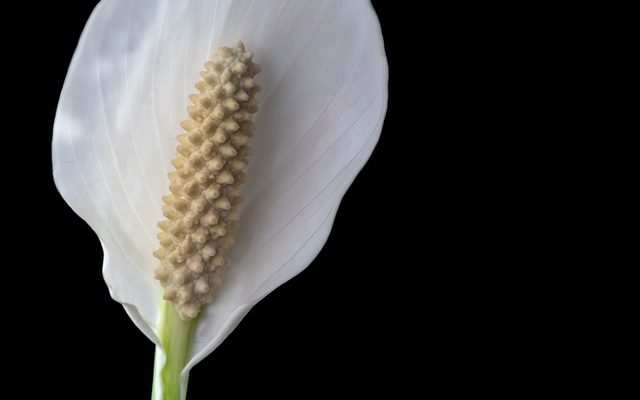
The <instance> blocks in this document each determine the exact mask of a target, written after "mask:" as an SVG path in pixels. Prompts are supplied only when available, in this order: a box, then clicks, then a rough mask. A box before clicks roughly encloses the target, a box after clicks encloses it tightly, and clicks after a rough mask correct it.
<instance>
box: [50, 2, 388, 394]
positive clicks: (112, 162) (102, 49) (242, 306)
mask: <svg viewBox="0 0 640 400" xmlns="http://www.w3.org/2000/svg"><path fill="white" fill-rule="evenodd" d="M239 40H242V41H244V43H245V44H246V46H247V49H246V50H250V51H251V52H252V54H251V53H249V52H248V51H245V49H244V47H243V45H238V47H236V48H233V49H231V50H229V49H227V50H222V53H218V55H217V56H216V51H217V49H218V48H220V47H221V46H225V45H233V44H234V43H236V42H238V41H239ZM221 54H222V55H221ZM225 57H227V58H225ZM234 57H235V58H234ZM211 60H214V61H213V63H210V64H207V67H206V69H207V71H209V72H205V73H204V75H200V72H201V71H202V70H204V69H205V62H207V61H211ZM215 60H218V61H215ZM225 60H227V61H228V60H231V61H229V62H228V63H227V61H225ZM238 60H240V61H241V62H240V61H238ZM251 60H254V61H255V62H256V63H259V64H260V65H261V66H262V72H261V73H260V75H259V76H256V77H255V81H257V82H258V83H259V85H260V86H261V87H262V91H260V92H259V93H258V90H257V89H252V88H253V87H254V86H252V85H253V84H254V83H252V82H253V81H251V82H249V81H245V78H246V79H249V78H250V76H252V75H253V74H255V73H256V72H257V70H258V69H257V67H253V66H252V65H253V64H252V63H253V61H251ZM223 61H224V63H226V64H224V63H223ZM216 62H217V63H221V65H222V64H223V65H222V66H216ZM239 64H242V65H239ZM225 68H227V69H229V70H231V71H233V73H234V74H236V75H229V74H230V72H225V71H224V69H225ZM216 70H217V72H215V71H216ZM208 73H211V74H213V75H215V76H214V77H213V78H211V77H210V78H207V76H209V75H207V74H208ZM225 73H226V74H227V75H228V76H227V77H226V78H225V77H224V74H225ZM216 74H218V75H216ZM247 74H249V75H247ZM245 75H246V76H245ZM229 76H234V77H235V78H233V79H236V80H232V83H233V82H235V83H234V85H235V86H231V87H229V88H225V89H224V90H225V91H224V93H223V92H220V96H219V97H215V96H214V97H211V98H212V99H213V101H214V103H215V101H219V102H220V104H221V105H223V106H224V109H223V111H221V114H220V116H221V118H222V116H224V115H227V116H229V115H233V116H235V117H234V118H236V120H235V121H239V122H240V124H239V125H238V124H236V125H233V122H234V121H231V122H228V121H227V122H224V123H226V124H227V125H224V126H225V129H226V131H225V130H223V131H222V133H220V135H225V134H226V135H227V136H225V137H222V139H221V140H220V143H223V142H224V141H225V140H227V139H228V140H229V142H228V143H233V144H234V145H238V146H239V147H237V148H236V150H237V149H239V148H241V147H242V145H244V141H242V142H240V141H239V140H237V139H238V137H237V135H236V134H235V133H233V135H236V136H229V135H232V132H236V131H237V132H239V134H245V136H246V138H244V139H247V140H248V137H250V136H253V137H252V138H251V147H252V149H253V151H252V153H253V154H252V155H251V157H250V164H249V167H248V169H246V168H244V167H242V168H240V170H242V171H244V172H246V175H247V176H248V180H247V183H245V184H243V186H242V187H241V191H242V193H243V197H244V201H243V203H242V205H241V206H239V208H238V210H237V211H238V214H237V218H238V226H237V228H236V229H235V230H234V232H233V238H234V239H235V245H234V246H233V247H230V245H229V247H228V249H229V251H230V253H229V254H226V255H225V258H224V260H225V261H226V260H227V256H228V265H226V267H228V269H227V270H226V271H225V272H224V274H223V275H221V276H220V277H218V276H216V277H215V278H216V280H215V282H218V280H217V279H218V278H221V281H222V283H221V284H220V286H219V287H217V288H216V289H215V293H214V292H213V288H209V286H208V285H209V283H211V282H213V276H212V275H211V276H209V278H211V279H210V280H206V279H205V280H204V281H202V282H200V283H198V282H197V281H193V282H192V281H188V280H185V282H187V281H188V282H189V284H190V285H192V286H191V287H192V288H193V287H195V288H196V289H190V290H192V291H191V292H189V293H187V294H188V296H187V297H184V296H183V297H182V298H181V297H180V294H179V293H178V294H176V293H173V294H172V292H171V291H170V290H169V294H167V293H168V291H167V289H166V286H167V279H168V278H166V277H165V278H163V276H164V275H163V273H162V271H164V270H162V269H160V272H158V271H159V270H158V267H159V266H160V267H161V268H162V266H163V265H165V266H167V267H169V266H170V264H166V262H165V261H162V263H161V262H160V261H158V259H156V258H154V256H153V252H154V250H156V249H158V239H157V238H156V235H157V234H158V233H159V232H160V231H159V230H158V228H157V224H158V222H159V221H162V220H163V219H165V218H164V217H163V215H162V213H163V210H162V206H163V200H162V199H163V196H166V195H167V194H168V193H169V190H168V188H169V186H170V184H169V179H168V178H167V174H168V173H169V172H171V171H174V170H176V171H178V174H179V173H180V168H183V161H180V160H183V159H182V158H181V157H183V156H184V157H187V156H189V154H191V153H190V152H191V151H192V150H193V149H192V148H191V147H189V146H192V144H193V143H195V142H197V143H198V144H199V143H200V140H201V138H200V139H198V138H195V139H194V138H192V137H191V136H188V135H187V134H185V132H184V130H185V129H187V130H188V129H191V128H190V126H191V125H189V123H187V124H186V125H185V123H183V124H182V128H181V121H183V120H185V119H188V118H189V117H190V115H191V117H192V119H193V118H196V122H195V123H197V124H201V123H203V122H202V120H200V119H198V118H197V117H194V115H195V114H194V111H193V108H191V109H190V110H191V111H190V114H188V113H187V109H188V107H190V106H193V104H192V102H195V103H198V101H200V100H201V97H198V96H197V95H196V96H195V97H193V96H192V97H191V100H190V98H189V95H192V94H194V93H198V90H201V91H202V90H208V89H206V88H204V89H203V87H204V86H199V88H198V90H196V88H195V87H194V84H195V83H196V82H198V81H202V80H203V79H204V82H205V83H206V81H207V79H211V82H214V83H212V85H216V84H220V85H222V83H223V82H226V81H227V80H229V79H232V78H229ZM216 82H217V83H216ZM243 82H245V83H246V84H245V83H243ZM205 83H203V84H200V85H204V84H205ZM243 85H245V86H243ZM386 85H387V65H386V59H385V55H384V49H383V44H382V37H381V33H380V28H379V25H378V21H377V19H376V16H375V14H374V12H373V10H372V8H371V5H370V4H369V2H368V1H366V0H349V1H344V0H326V1H306V2H304V1H298V0H290V1H287V0H270V1H248V0H247V1H244V0H234V1H231V0H226V1H224V0H208V1H205V0H202V1H195V0H194V1H181V2H178V1H170V0H137V1H127V0H103V1H102V2H101V3H100V4H99V5H98V6H97V7H96V9H95V10H94V12H93V14H92V16H91V18H90V20H89V22H88V23H87V26H86V27H85V30H84V32H83V34H82V37H81V39H80V42H79V44H78V48H77V50H76V53H75V55H74V57H73V61H72V63H71V66H70V68H69V72H68V75H67V79H66V81H65V85H64V88H63V90H62V94H61V97H60V103H59V106H58V111H57V115H56V121H55V126H54V138H53V167H54V177H55V181H56V185H57V187H58V190H59V191H60V193H61V194H62V196H63V197H64V198H65V200H66V201H67V203H69V205H70V206H71V207H72V208H73V210H74V211H75V212H76V213H77V214H78V215H79V216H80V217H82V218H83V219H84V220H85V221H86V222H87V223H88V224H89V225H90V226H91V227H92V228H93V230H94V231H95V232H96V233H97V235H98V237H99V238H100V241H101V243H102V247H103V250H104V264H103V273H104V278H105V281H106V283H107V286H108V287H109V291H110V294H111V296H112V297H113V299H114V300H116V301H118V302H120V303H121V304H122V305H123V306H124V309H125V311H126V312H127V314H128V315H129V316H130V317H131V319H132V320H133V322H134V323H135V324H136V326H137V327H138V328H139V329H140V330H141V331H142V332H143V333H144V334H145V335H146V336H147V337H148V338H149V339H150V340H152V341H153V342H154V343H155V344H156V348H157V351H156V360H155V363H156V366H155V374H154V391H153V398H154V399H172V400H174V399H178V398H180V399H185V398H186V386H187V380H188V376H189V371H190V370H191V368H192V367H193V366H194V365H195V364H197V363H198V362H199V361H200V360H202V359H203V358H204V357H206V356H207V355H208V354H209V353H211V352H212V351H213V350H214V349H215V348H216V347H217V346H218V345H220V343H221V342H222V341H223V340H224V339H225V338H226V336H227V335H229V333H230V332H231V331H232V330H233V329H234V328H235V327H236V326H237V325H238V323H239V322H240V320H241V319H242V318H243V317H244V316H245V315H246V314H247V312H248V311H249V310H250V309H251V307H252V306H253V305H254V304H256V302H258V301H259V300H260V299H262V298H263V297H264V296H266V295H267V294H269V293H270V292H271V291H273V290H274V289H275V288H277V287H278V286H279V285H281V284H282V283H284V282H286V281H287V280H289V279H291V278H292V277H293V276H295V275H296V274H298V273H299V272H301V271H302V270H303V269H304V268H306V266H307V265H309V264H310V263H311V261H312V260H313V258H314V257H315V256H316V255H317V254H318V252H319V251H320V249H321V247H322V246H323V244H324V243H325V241H326V239H327V237H328V235H329V231H330V229H331V225H332V223H333V219H334V217H335V213H336V210H337V208H338V205H339V203H340V200H341V198H342V196H343V195H344V193H345V191H346V190H347V188H348V187H349V185H350V184H351V182H352V181H353V179H354V178H355V176H356V174H357V173H358V171H359V170H360V169H361V168H362V167H363V165H364V164H365V162H366V160H367V159H368V157H369V156H370V154H371V152H372V151H373V148H374V146H375V144H376V142H377V140H378V137H379V134H380V130H381V127H382V122H383V118H384V113H385V110H386V101H387V87H386ZM212 88H213V86H211V88H210V89H212ZM243 88H244V89H246V93H244V94H242V93H240V90H243ZM218 91H220V89H218ZM206 93H209V92H206ZM225 93H226V94H225ZM245 95H246V96H245ZM225 96H226V97H225ZM254 96H255V98H256V100H257V103H258V104H259V107H260V110H259V111H258V112H257V113H255V111H257V108H255V107H254V106H252V105H248V104H250V103H251V102H252V101H253V100H251V99H252V98H253V97H254ZM194 99H195V100H194ZM198 99H200V100H198ZM216 99H217V100H216ZM234 99H235V100H238V102H237V104H234V102H235V100H234ZM243 102H245V103H243ZM198 104H200V103H198ZM215 105H216V104H213V106H215ZM221 107H222V106H221ZM243 107H244V108H243ZM230 110H231V111H230ZM238 110H239V111H238ZM243 110H244V111H247V110H248V112H245V113H244V114H242V113H243V112H244V111H243ZM232 113H233V114H232ZM238 113H240V114H238ZM253 113H255V114H254V118H253V122H254V124H251V125H246V128H245V125H243V124H245V122H243V121H248V120H249V119H250V118H251V114H253ZM247 124H249V123H248V122H247ZM218 125H219V126H223V122H222V120H220V121H217V122H216V123H215V125H214V126H213V127H212V129H215V128H216V127H217V126H218ZM194 126H195V125H194ZM253 126H255V134H254V135H252V133H251V132H252V131H253ZM196 127H201V126H200V125H198V126H196ZM212 132H213V131H211V132H210V133H212ZM225 132H226V133H225ZM181 133H183V134H184V136H182V139H180V138H179V140H182V141H181V142H180V143H183V144H184V143H186V146H187V148H188V149H187V150H184V149H183V150H184V151H183V150H181V149H180V147H178V153H180V154H182V156H181V155H180V154H178V155H176V146H178V145H179V141H178V140H176V136H177V135H179V134H181ZM216 134H217V133H216ZM185 138H187V139H188V140H190V141H191V142H188V141H186V140H187V139H185ZM211 138H213V139H212V140H214V141H215V140H216V139H215V138H214V137H213V136H211ZM229 138H231V139H229ZM241 139H242V138H241ZM244 139H243V140H244ZM190 143H191V144H190ZM238 143H240V144H238ZM220 146H222V145H220ZM189 149H191V150H189ZM215 149H217V151H219V152H220V154H224V152H225V151H227V150H224V149H222V147H217V148H215ZM236 150H233V151H231V150H228V152H229V154H230V156H229V157H236V153H237V152H236ZM185 151H186V152H185ZM193 151H195V150H193ZM198 151H199V150H198ZM238 151H240V152H241V153H242V151H243V150H238ZM181 152H182V153H181ZM240 156H243V157H244V156H247V157H248V153H246V154H245V153H242V154H240V155H238V156H237V157H240ZM176 159H177V160H178V161H177V164H176V161H175V160H176ZM172 160H174V161H173V166H172V164H171V161H172ZM192 161H193V160H191V161H190V162H192ZM193 162H196V163H199V162H204V161H202V160H200V161H198V160H196V161H193ZM228 162H229V163H230V162H231V161H228ZM202 165H204V164H202ZM202 165H200V164H198V168H205V167H204V166H202ZM225 165H226V164H225ZM192 166H193V165H192ZM185 168H186V167H185ZM194 168H195V167H194ZM194 171H195V170H193V171H191V173H193V172H194ZM227 172H229V171H227V170H223V171H221V172H220V173H219V175H215V176H214V175H211V176H210V177H209V178H213V179H217V180H216V182H217V183H216V182H214V183H210V185H218V184H219V185H226V184H232V183H233V181H234V179H232V178H233V177H235V178H237V177H238V175H232V174H229V173H227ZM223 173H226V175H224V176H222V174H223ZM196 178H197V176H196ZM205 178H206V179H208V178H207V177H205V176H203V177H202V179H205ZM173 179H174V180H172V182H174V181H175V179H177V178H175V175H174V178H173ZM198 179H199V178H198ZM177 181H178V182H180V179H177ZM174 183H175V182H174ZM216 187H218V186H216ZM174 189H175V188H172V191H174V195H175V196H176V197H169V198H168V200H167V197H165V203H167V204H169V206H167V207H169V209H168V211H167V210H165V215H167V213H168V214H172V213H173V212H174V211H175V210H173V208H172V207H175V209H179V208H181V207H186V208H188V207H193V203H191V205H189V204H188V203H185V204H182V203H180V202H181V201H182V202H185V201H187V200H185V199H181V198H179V195H176V193H183V192H181V190H183V191H184V188H177V189H175V190H174ZM176 190H177V192H176ZM225 193H227V192H225ZM216 196H218V195H216ZM205 197H206V196H205ZM188 201H191V200H188ZM203 204H207V203H204V202H203ZM203 207H204V206H203ZM207 207H209V206H207ZM211 207H213V206H211ZM216 207H217V206H216ZM227 207H228V208H229V207H230V208H233V206H227ZM223 209H224V210H226V208H224V207H223ZM172 210H173V211H172ZM203 210H204V209H203ZM211 210H214V208H211ZM231 211H232V210H231ZM186 212H187V211H185V213H186ZM185 215H186V214H185ZM226 215H227V213H226V211H223V212H222V213H221V214H220V215H219V216H222V217H224V216H226ZM219 216H215V218H214V217H211V221H214V222H215V221H217V220H218V217H219ZM222 217H221V218H222ZM203 218H204V217H203ZM224 218H226V217H224ZM229 218H231V217H229ZM169 220H171V217H169ZM201 221H204V219H202V220H201ZM214 222H212V223H214ZM201 223H202V224H205V223H204V222H201ZM161 226H163V225H162V224H161ZM167 226H169V225H167ZM167 226H165V228H163V229H164V232H165V236H166V232H168V231H169V230H170V229H169V228H168V227H167ZM205 232H206V231H205ZM223 234H225V232H223V233H222V234H221V235H223ZM162 235H163V233H162V232H161V233H160V236H158V237H159V238H160V242H161V243H163V240H167V238H166V237H165V236H162ZM207 235H208V233H207ZM207 237H208V236H207ZM194 240H195V239H194ZM202 240H203V241H202V243H201V244H200V245H197V244H196V245H195V246H196V247H194V248H195V249H196V250H193V251H195V252H197V251H200V252H202V251H204V250H202V249H203V246H205V243H206V242H205V241H206V240H207V239H204V238H203V239H202ZM198 243H200V242H198ZM171 246H173V245H171ZM198 246H200V247H198ZM198 249H199V250H198ZM185 251H186V250H185ZM218 251H220V249H218ZM189 254H192V253H189ZM156 255H158V254H156ZM212 256H213V253H211V254H209V256H207V257H205V262H208V261H207V260H208V258H209V257H212ZM163 257H164V256H163V255H160V258H163ZM198 257H199V256H198ZM198 257H195V258H194V260H195V261H194V260H180V262H181V263H183V264H184V263H186V265H187V266H188V267H189V268H190V270H191V272H189V274H190V275H188V276H189V277H196V278H197V277H199V276H201V274H203V275H202V276H208V275H206V274H207V272H206V271H208V270H205V271H203V266H202V265H203V264H201V258H198ZM189 263H191V264H189ZM180 265H182V264H180ZM154 271H156V272H155V275H154ZM194 271H195V272H194ZM173 272H175V271H173ZM173 272H172V271H168V272H167V271H164V273H173ZM211 274H213V272H212V273H211ZM156 278H158V279H160V281H161V282H163V285H164V286H165V289H164V290H163V285H161V282H159V281H158V280H156ZM163 279H165V281H163ZM185 279H187V278H185ZM203 282H204V283H203ZM199 284H200V289H198V285H199ZM169 286H170V285H169ZM193 290H195V291H196V292H197V291H198V290H200V292H197V293H209V292H208V291H209V290H211V293H212V294H213V296H212V297H211V296H210V298H208V299H207V300H208V301H207V302H210V303H211V304H209V305H204V303H205V302H204V301H203V303H202V304H203V306H202V308H200V306H199V304H200V303H198V307H195V308H188V307H186V306H185V304H187V305H188V304H196V303H193V301H192V300H191V299H192V296H193V293H194V292H193ZM163 296H164V298H166V299H168V300H170V301H172V302H169V301H165V300H162V299H163ZM203 296H204V295H203ZM180 299H182V300H180ZM189 302H191V303H189ZM181 305H182V306H181ZM185 307H186V308H185Z"/></svg>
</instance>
